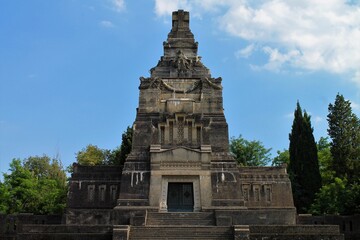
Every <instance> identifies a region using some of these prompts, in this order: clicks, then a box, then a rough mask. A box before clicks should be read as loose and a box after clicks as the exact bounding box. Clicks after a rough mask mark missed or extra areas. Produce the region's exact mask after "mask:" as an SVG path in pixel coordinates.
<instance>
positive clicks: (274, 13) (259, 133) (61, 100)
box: [0, 0, 360, 172]
mask: <svg viewBox="0 0 360 240" xmlns="http://www.w3.org/2000/svg"><path fill="white" fill-rule="evenodd" d="M253 2H254V1H246V0H194V1H190V0H156V1H153V0H136V1H133V0H131V1H130V0H87V1H82V0H64V1H55V0H49V1H43V0H32V1H19V0H11V1H10V0H8V1H6V0H3V1H1V2H0V172H6V171H7V169H8V168H9V162H10V161H11V160H12V159H13V158H21V159H23V158H26V157H29V156H34V155H43V154H47V155H49V156H51V157H55V156H57V155H59V156H60V158H61V160H62V163H63V165H64V166H68V165H70V164H71V163H72V162H74V161H75V153H76V152H77V151H79V150H81V149H82V148H84V147H85V146H86V145H88V144H95V145H97V146H99V147H101V148H107V149H113V148H115V147H116V146H118V145H119V144H120V143H121V134H122V133H123V131H125V129H126V127H127V126H128V125H131V124H132V123H133V121H134V119H135V111H136V107H137V104H138V86H139V77H140V76H145V77H146V76H149V73H148V71H149V69H150V68H152V67H154V66H155V65H156V64H157V62H158V60H159V58H160V56H161V55H162V54H163V49H162V42H163V41H164V40H166V38H167V34H168V33H169V31H170V28H171V12H172V11H173V10H177V9H179V8H181V9H184V10H187V11H190V16H191V20H190V26H191V29H192V32H193V33H194V35H195V38H196V40H197V41H198V42H199V55H200V56H202V60H203V63H204V64H205V65H206V66H207V67H208V68H210V70H211V73H212V76H213V77H222V78H223V87H224V92H223V96H224V109H225V115H226V118H227V121H228V124H229V135H230V136H239V135H240V134H242V135H243V136H244V137H245V138H246V139H249V140H260V141H262V142H263V144H264V145H265V147H268V148H270V147H271V148H273V151H272V152H273V157H274V156H275V155H276V150H281V149H284V148H287V147H288V144H289V143H288V134H289V132H290V130H291V124H292V120H293V116H292V114H293V111H294V109H295V106H296V101H297V100H299V101H300V104H301V106H302V108H303V109H306V110H307V112H308V113H310V115H311V116H312V124H313V127H314V135H315V138H316V139H317V140H318V139H319V138H320V137H321V136H326V129H327V121H326V115H327V113H328V110H327V107H328V104H329V103H331V102H333V101H334V99H335V96H336V94H337V93H338V92H339V93H341V94H343V95H344V96H345V98H346V99H348V100H350V101H351V102H352V107H353V111H354V112H355V113H356V114H357V115H358V116H359V115H360V4H359V1H340V0H327V1H320V0H319V1H310V0H302V1H300V0H294V1H285V0H276V1H275V0H268V1H256V3H253Z"/></svg>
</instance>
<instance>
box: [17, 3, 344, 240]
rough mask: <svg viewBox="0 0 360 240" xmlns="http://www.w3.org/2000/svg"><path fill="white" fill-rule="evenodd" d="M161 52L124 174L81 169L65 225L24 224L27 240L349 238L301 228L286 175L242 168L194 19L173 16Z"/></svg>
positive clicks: (280, 170)
mask: <svg viewBox="0 0 360 240" xmlns="http://www.w3.org/2000/svg"><path fill="white" fill-rule="evenodd" d="M163 47H164V55H163V56H162V57H161V58H160V60H159V62H158V64H157V65H156V66H155V67H154V68H152V69H151V70H150V73H151V75H150V77H147V78H145V77H141V78H140V86H139V90H140V95H139V107H138V109H137V114H136V119H135V122H134V125H133V128H134V135H133V146H132V152H131V153H130V155H129V156H128V158H127V160H126V162H125V165H124V167H123V169H122V168H120V167H106V166H98V167H85V166H78V165H75V167H74V173H73V174H72V178H71V180H70V190H69V198H68V208H67V212H66V217H65V221H66V224H65V225H58V226H50V225H46V226H42V227H41V226H31V225H25V226H23V231H21V232H20V235H19V239H111V238H112V239H119V240H120V239H142V240H144V239H184V238H186V239H191V238H193V239H244V240H245V239H254V240H255V239H295V238H296V239H332V240H341V239H343V236H342V235H341V234H340V233H339V229H338V227H337V226H322V227H318V226H313V225H307V226H302V225H296V209H295V208H294V204H293V199H292V191H291V183H290V180H289V177H288V175H287V173H286V167H285V166H283V167H239V166H237V164H236V162H235V160H234V158H233V156H232V155H231V154H230V152H229V136H228V125H227V122H226V119H225V115H224V110H223V97H222V84H221V82H222V79H221V78H213V77H212V76H211V74H210V71H209V69H208V68H206V67H205V66H204V64H203V63H202V61H201V57H200V56H199V55H198V52H197V51H198V43H197V42H195V40H194V36H193V34H192V33H191V31H190V28H189V13H188V12H185V11H182V10H179V11H177V12H174V13H173V19H172V29H171V31H170V33H169V35H168V39H167V40H166V41H165V42H164V43H163ZM66 236H67V237H66ZM82 236H84V237H83V238H82Z"/></svg>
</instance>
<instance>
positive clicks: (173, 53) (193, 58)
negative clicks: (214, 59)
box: [150, 10, 211, 78]
mask: <svg viewBox="0 0 360 240" xmlns="http://www.w3.org/2000/svg"><path fill="white" fill-rule="evenodd" d="M189 24H190V15H189V12H186V11H184V10H178V11H176V12H173V13H172V28H171V31H170V33H169V34H168V38H167V40H166V41H165V42H164V43H163V45H164V56H162V57H161V58H160V61H159V62H158V64H157V66H156V67H154V68H152V69H151V70H150V73H151V77H160V78H174V77H175V78H176V77H181V78H184V77H186V78H189V77H196V78H201V77H208V78H209V77H211V76H210V71H209V69H207V68H206V67H205V66H204V65H203V64H202V63H201V57H200V56H198V54H197V52H198V43H197V42H195V39H194V34H192V32H191V30H190V26H189Z"/></svg>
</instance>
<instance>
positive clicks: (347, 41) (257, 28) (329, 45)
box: [155, 0, 360, 86]
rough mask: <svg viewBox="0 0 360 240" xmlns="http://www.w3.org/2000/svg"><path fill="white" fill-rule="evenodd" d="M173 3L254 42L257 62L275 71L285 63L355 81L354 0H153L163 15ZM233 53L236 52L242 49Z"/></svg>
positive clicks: (359, 63) (359, 46) (358, 60)
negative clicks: (207, 15) (208, 15)
mask: <svg viewBox="0 0 360 240" xmlns="http://www.w3.org/2000/svg"><path fill="white" fill-rule="evenodd" d="M178 8H184V9H185V10H189V11H192V13H193V14H204V13H209V12H211V13H213V16H214V18H215V19H217V21H218V23H219V27H220V29H222V30H224V31H226V32H227V33H229V34H231V35H233V36H235V37H238V38H241V39H243V40H247V41H248V42H249V46H251V45H252V44H253V43H256V45H257V46H258V48H257V49H256V50H258V51H263V52H264V54H266V55H267V56H268V62H267V63H266V64H265V65H263V66H262V68H265V69H269V70H276V71H278V70H279V69H281V68H285V67H289V66H290V67H292V68H296V69H300V70H309V71H316V70H322V71H327V72H331V73H337V74H350V75H352V76H353V77H352V78H351V79H350V80H352V81H353V82H354V83H356V84H358V85H359V86H360V71H359V69H360V27H359V26H360V4H359V2H352V3H351V4H349V2H348V1H345V0H318V1H313V0H293V1H288V0H267V1H265V0H261V1H249V0H217V1H215V0H193V1H190V0H174V1H168V0H155V12H156V14H157V15H158V16H165V15H169V14H170V13H171V11H174V10H177V9H178ZM261 46H262V47H261ZM243 50H244V52H243V55H244V56H246V54H245V53H246V51H245V49H243ZM240 51H241V50H240ZM249 52H250V51H249ZM235 55H236V56H242V52H239V51H238V52H236V53H235ZM253 65H255V66H256V63H254V64H253ZM258 67H259V66H258Z"/></svg>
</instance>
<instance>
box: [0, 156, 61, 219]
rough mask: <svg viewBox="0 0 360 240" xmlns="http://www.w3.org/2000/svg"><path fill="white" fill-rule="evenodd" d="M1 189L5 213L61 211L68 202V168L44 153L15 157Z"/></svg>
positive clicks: (50, 212) (1, 201)
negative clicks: (25, 157)
mask: <svg viewBox="0 0 360 240" xmlns="http://www.w3.org/2000/svg"><path fill="white" fill-rule="evenodd" d="M0 190H1V191H0V211H1V212H3V213H8V214H11V213H19V212H31V213H35V214H59V213H62V211H63V209H64V208H65V202H66V193H67V185H66V175H65V171H64V169H63V167H62V165H61V163H60V161H59V160H57V159H50V158H49V157H48V156H45V155H44V156H41V157H39V156H35V157H29V158H27V159H24V160H23V161H21V160H19V159H13V161H12V162H11V163H10V169H9V173H5V174H4V181H3V183H1V184H0Z"/></svg>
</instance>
